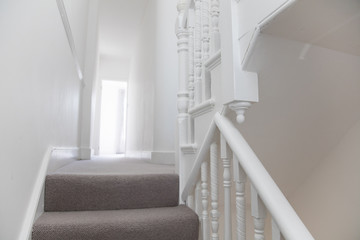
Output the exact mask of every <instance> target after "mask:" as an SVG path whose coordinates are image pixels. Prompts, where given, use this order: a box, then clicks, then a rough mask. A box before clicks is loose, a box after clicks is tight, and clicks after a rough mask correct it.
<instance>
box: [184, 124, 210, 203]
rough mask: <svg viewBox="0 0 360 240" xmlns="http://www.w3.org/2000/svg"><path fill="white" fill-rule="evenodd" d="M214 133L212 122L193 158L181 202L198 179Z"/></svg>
mask: <svg viewBox="0 0 360 240" xmlns="http://www.w3.org/2000/svg"><path fill="white" fill-rule="evenodd" d="M215 133H216V125H215V122H214V121H212V122H211V124H210V127H209V130H208V132H207V133H206V136H205V138H204V139H205V140H204V142H203V144H202V145H201V147H200V150H199V152H198V154H197V156H196V158H195V162H194V165H193V167H192V169H191V171H190V174H189V178H188V180H187V182H186V185H185V187H184V189H183V191H182V194H181V200H182V201H184V202H185V201H186V199H187V197H188V196H189V194H190V193H191V192H192V190H193V189H194V186H195V184H196V181H197V179H198V175H199V171H200V168H201V163H202V162H203V161H204V160H205V157H206V156H207V155H208V153H209V151H210V145H211V143H212V142H213V138H214V136H215Z"/></svg>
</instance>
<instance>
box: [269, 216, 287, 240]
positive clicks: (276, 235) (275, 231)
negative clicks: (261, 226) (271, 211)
mask: <svg viewBox="0 0 360 240" xmlns="http://www.w3.org/2000/svg"><path fill="white" fill-rule="evenodd" d="M271 230H272V240H285V238H284V237H283V236H282V234H281V232H280V229H279V226H278V225H277V224H276V222H275V221H274V219H272V220H271Z"/></svg>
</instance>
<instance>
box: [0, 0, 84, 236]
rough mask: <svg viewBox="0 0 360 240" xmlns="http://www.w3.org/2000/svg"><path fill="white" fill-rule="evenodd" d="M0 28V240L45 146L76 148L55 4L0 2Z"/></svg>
mask: <svg viewBox="0 0 360 240" xmlns="http://www.w3.org/2000/svg"><path fill="white" fill-rule="evenodd" d="M82 10H83V11H86V10H87V8H86V6H84V7H83V8H82ZM84 15H86V14H83V15H82V16H84ZM78 21H82V23H85V22H86V19H78ZM0 29H1V37H0V52H1V54H0V69H1V70H0V79H1V80H0V109H1V121H0V122H1V124H0V145H1V151H0V161H1V167H0V189H1V198H0V239H17V238H18V234H19V232H20V228H21V225H22V221H23V219H24V214H25V212H26V210H27V207H28V203H29V198H30V195H31V192H32V189H33V186H34V181H35V178H36V176H37V173H38V171H39V166H40V162H41V160H42V157H43V154H44V153H45V151H46V149H47V147H48V146H49V145H53V146H77V134H78V111H79V91H80V81H79V79H78V77H77V72H76V69H75V65H74V62H73V58H72V56H71V52H70V48H69V44H68V41H67V38H66V35H65V31H64V27H63V25H62V21H61V18H60V14H59V12H58V8H57V5H56V1H48V0H34V1H25V0H19V1H12V0H2V1H1V2H0ZM85 30H86V29H85V28H83V29H81V31H82V32H81V34H85V32H86V31H85ZM82 47H84V46H83V45H82ZM80 52H81V51H80ZM21 240H23V239H21Z"/></svg>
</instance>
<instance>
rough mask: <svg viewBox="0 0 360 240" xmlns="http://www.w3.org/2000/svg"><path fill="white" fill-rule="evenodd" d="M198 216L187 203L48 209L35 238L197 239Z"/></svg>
mask: <svg viewBox="0 0 360 240" xmlns="http://www.w3.org/2000/svg"><path fill="white" fill-rule="evenodd" d="M198 224H199V220H198V216H197V215H196V214H195V213H194V212H193V211H192V210H191V209H189V208H188V207H186V206H184V205H180V206H176V207H165V208H145V209H125V210H105V211H73V212H45V213H44V214H42V215H41V216H40V217H39V218H38V220H37V221H36V222H35V224H34V227H33V236H32V239H33V240H45V239H52V240H57V239H59V240H60V239H69V240H71V239H74V240H75V239H76V240H81V239H87V240H98V239H99V240H100V239H101V240H110V239H111V240H116V239H119V240H120V239H121V240H130V239H131V240H143V239H144V240H145V239H147V240H155V239H156V240H165V239H173V240H195V239H197V237H198Z"/></svg>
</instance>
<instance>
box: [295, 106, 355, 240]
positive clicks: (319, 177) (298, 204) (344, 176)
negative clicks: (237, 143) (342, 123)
mask: <svg viewBox="0 0 360 240" xmlns="http://www.w3.org/2000/svg"><path fill="white" fill-rule="evenodd" d="M354 110H355V109H354ZM359 143H360V121H359V122H358V123H356V124H355V126H353V127H352V128H351V129H350V130H349V131H348V133H347V134H346V135H345V136H344V137H343V138H342V139H341V140H340V141H339V143H338V144H337V146H336V147H335V148H334V149H333V150H332V151H331V152H329V154H328V155H327V157H325V158H324V159H323V160H322V161H321V162H320V163H319V164H318V165H317V167H316V168H315V169H314V170H313V171H312V172H311V173H310V174H309V175H308V177H307V180H306V181H305V182H304V183H303V184H302V185H301V186H300V188H299V189H298V190H297V191H296V192H295V194H294V195H293V196H292V197H291V198H290V200H291V202H292V204H293V206H294V208H295V210H296V211H297V212H298V214H299V216H300V217H301V219H302V220H303V221H304V223H305V225H306V226H308V228H309V230H310V232H311V233H312V234H313V236H314V238H315V239H327V240H338V239H341V240H354V239H360V229H359V222H360V188H359V183H360V174H359V170H360V147H359Z"/></svg>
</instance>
